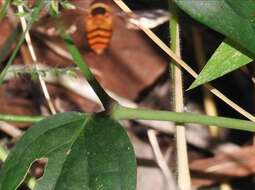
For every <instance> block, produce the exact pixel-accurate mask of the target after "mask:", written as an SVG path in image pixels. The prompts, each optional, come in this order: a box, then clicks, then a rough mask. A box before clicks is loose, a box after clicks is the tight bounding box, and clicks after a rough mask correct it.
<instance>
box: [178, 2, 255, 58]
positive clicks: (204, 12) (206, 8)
mask: <svg viewBox="0 0 255 190" xmlns="http://www.w3.org/2000/svg"><path fill="white" fill-rule="evenodd" d="M176 3H177V5H178V6H179V7H180V8H181V9H183V10H184V11H185V12H187V13H188V14H189V15H190V16H192V17H193V18H194V19H196V20H198V21H199V22H202V23H204V24H205V25H207V26H209V27H210V28H212V29H214V30H216V31H218V32H220V33H222V34H224V35H225V36H227V37H228V38H230V39H231V40H233V41H235V42H237V43H239V44H240V45H241V46H243V47H244V48H247V49H248V50H250V51H251V52H252V53H253V54H255V1H254V0H176Z"/></svg>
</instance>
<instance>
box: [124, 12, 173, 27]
mask: <svg viewBox="0 0 255 190" xmlns="http://www.w3.org/2000/svg"><path fill="white" fill-rule="evenodd" d="M124 17H125V20H126V27H127V28H128V29H133V30H139V29H141V28H149V29H152V28H156V27H157V26H159V25H161V24H164V23H166V22H167V21H169V17H170V15H169V13H168V12H167V11H165V10H162V9H155V10H146V11H144V10H139V11H134V13H131V14H128V15H125V16H124Z"/></svg>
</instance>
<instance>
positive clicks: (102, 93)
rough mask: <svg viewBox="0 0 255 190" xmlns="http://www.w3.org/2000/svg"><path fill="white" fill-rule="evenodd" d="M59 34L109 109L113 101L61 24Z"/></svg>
mask: <svg viewBox="0 0 255 190" xmlns="http://www.w3.org/2000/svg"><path fill="white" fill-rule="evenodd" d="M60 34H61V37H62V38H63V40H64V42H65V44H66V47H67V49H68V52H69V53H70V55H71V56H72V58H73V61H74V62H75V64H76V65H77V66H78V67H79V68H80V69H81V71H82V73H83V75H84V77H85V78H86V79H87V81H88V83H89V84H90V86H91V87H92V88H93V90H94V92H95V93H96V95H97V96H98V98H99V99H100V101H101V103H102V104H103V106H104V108H105V110H106V111H110V110H111V107H112V106H113V105H114V104H115V101H114V100H113V99H112V98H111V97H110V96H109V95H108V94H107V93H106V92H105V90H104V89H103V87H102V86H101V85H100V84H99V82H98V81H97V80H96V78H95V77H94V75H93V74H92V72H91V71H90V69H89V67H88V66H87V64H86V62H85V60H84V59H83V57H82V55H81V54H80V52H79V50H78V49H77V48H76V46H75V44H74V42H73V40H72V38H71V36H70V35H69V34H67V33H66V32H65V31H64V29H63V28H62V26H60Z"/></svg>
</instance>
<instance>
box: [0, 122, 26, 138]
mask: <svg viewBox="0 0 255 190" xmlns="http://www.w3.org/2000/svg"><path fill="white" fill-rule="evenodd" d="M0 130H1V131H3V132H5V133H6V134H8V135H10V136H11V137H13V138H18V137H21V135H22V134H23V133H22V131H21V130H20V129H18V128H16V127H15V126H13V125H11V124H9V123H6V122H3V121H1V122H0Z"/></svg>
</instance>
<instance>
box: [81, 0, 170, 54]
mask: <svg viewBox="0 0 255 190" xmlns="http://www.w3.org/2000/svg"><path fill="white" fill-rule="evenodd" d="M117 16H121V18H123V19H124V20H125V22H126V27H127V28H128V29H139V28H141V27H144V28H155V27H157V26H159V25H161V24H163V23H165V22H167V21H168V20H169V14H168V12H166V11H164V10H161V9H156V10H150V11H135V12H134V14H124V13H120V14H117ZM113 23H114V17H113V10H112V7H111V5H110V2H109V0H94V1H92V3H91V4H90V6H89V8H88V10H86V11H85V16H84V24H85V31H86V35H87V40H88V44H89V46H90V48H91V50H93V51H94V52H95V53H97V54H102V53H103V52H104V50H105V49H106V48H107V47H108V45H109V43H110V39H111V37H112V33H113V25H114V24H113Z"/></svg>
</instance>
